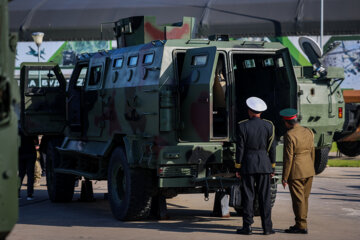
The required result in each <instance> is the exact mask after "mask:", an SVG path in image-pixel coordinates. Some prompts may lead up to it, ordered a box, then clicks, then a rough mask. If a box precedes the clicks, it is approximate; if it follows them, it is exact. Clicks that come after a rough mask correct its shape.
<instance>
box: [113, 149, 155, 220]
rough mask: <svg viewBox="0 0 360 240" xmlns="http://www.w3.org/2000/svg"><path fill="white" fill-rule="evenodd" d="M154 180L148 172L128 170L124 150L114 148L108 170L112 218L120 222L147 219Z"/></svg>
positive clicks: (136, 169) (137, 169)
mask: <svg viewBox="0 0 360 240" xmlns="http://www.w3.org/2000/svg"><path fill="white" fill-rule="evenodd" d="M154 179H155V178H154V177H153V175H152V172H151V171H150V170H146V169H141V168H134V169H132V168H130V167H129V164H128V161H127V158H126V155H125V152H124V150H123V149H122V148H116V149H115V150H114V151H113V153H112V155H111V159H110V164H109V168H108V193H109V194H108V198H109V202H110V206H111V211H112V213H113V215H114V217H115V218H116V219H119V220H122V221H126V220H140V219H144V218H147V217H149V215H150V210H151V200H152V196H153V194H154V187H155V183H154Z"/></svg>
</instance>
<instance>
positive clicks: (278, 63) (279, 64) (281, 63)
mask: <svg viewBox="0 0 360 240" xmlns="http://www.w3.org/2000/svg"><path fill="white" fill-rule="evenodd" d="M276 64H277V66H278V67H283V66H284V62H283V60H282V58H278V59H277V60H276Z"/></svg>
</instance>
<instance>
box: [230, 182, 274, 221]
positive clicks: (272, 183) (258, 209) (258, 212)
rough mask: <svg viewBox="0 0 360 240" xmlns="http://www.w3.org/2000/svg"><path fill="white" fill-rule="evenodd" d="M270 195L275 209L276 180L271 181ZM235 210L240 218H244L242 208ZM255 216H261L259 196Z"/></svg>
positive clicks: (255, 205) (255, 202) (256, 201)
mask: <svg viewBox="0 0 360 240" xmlns="http://www.w3.org/2000/svg"><path fill="white" fill-rule="evenodd" d="M270 194H271V208H273V207H274V204H275V199H276V194H277V182H276V180H275V179H272V180H271V185H270ZM234 209H235V211H236V213H237V214H238V215H239V216H242V208H234ZM254 216H260V206H259V199H258V196H257V195H255V200H254Z"/></svg>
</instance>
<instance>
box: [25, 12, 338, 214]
mask: <svg viewBox="0 0 360 240" xmlns="http://www.w3.org/2000/svg"><path fill="white" fill-rule="evenodd" d="M193 26H194V24H193V19H192V18H184V20H183V23H182V24H176V25H166V26H157V25H156V24H155V19H154V18H152V17H132V18H129V19H123V20H120V21H119V22H117V23H116V24H115V28H114V29H115V33H116V37H117V40H118V46H120V47H119V48H118V49H115V50H111V51H99V52H96V53H91V54H87V53H85V54H82V55H80V56H79V57H78V60H77V63H76V65H75V68H74V71H73V73H72V76H71V78H70V80H69V82H68V84H67V83H66V81H65V79H64V77H63V76H62V74H61V69H60V68H59V67H58V66H57V65H56V64H54V63H41V64H39V63H23V64H22V67H21V89H22V97H23V99H22V106H21V107H22V111H21V114H22V116H21V117H22V125H23V126H24V130H25V131H26V132H27V134H34V135H36V134H41V135H45V136H46V137H47V139H48V151H47V154H48V157H47V159H48V160H47V161H48V166H47V168H46V169H47V186H48V193H49V197H50V199H51V200H52V201H54V202H59V201H61V202H63V201H71V200H72V198H73V194H74V182H75V178H76V177H77V176H81V177H84V178H85V179H89V180H107V182H108V199H109V201H110V205H111V210H112V213H113V215H114V216H115V217H116V218H117V219H120V220H131V219H141V218H145V217H147V216H148V215H149V214H150V212H151V210H154V209H156V208H157V207H158V206H159V204H158V205H157V204H156V203H157V202H164V201H159V199H164V198H170V197H174V196H176V195H177V194H182V193H205V197H208V193H209V192H213V191H215V190H217V189H220V188H226V187H229V186H230V185H231V184H232V183H233V181H234V179H235V177H234V175H235V174H234V171H235V169H234V161H235V141H236V125H237V122H238V121H241V120H243V119H246V118H247V117H248V116H247V108H246V105H245V100H246V99H247V98H248V97H251V96H257V97H260V98H262V99H263V100H264V101H265V102H266V103H267V105H268V110H267V111H266V112H264V113H263V117H264V118H266V119H269V120H271V121H273V123H274V124H275V126H276V132H275V133H276V143H277V147H276V149H277V167H276V178H274V179H273V183H272V185H273V201H274V200H275V194H276V183H277V179H279V178H281V170H282V149H283V144H282V136H283V134H284V133H285V131H286V130H285V126H284V124H283V122H282V120H281V118H280V116H279V111H280V110H281V109H283V108H288V107H292V108H296V109H298V110H299V114H300V116H299V119H301V124H302V125H304V126H307V127H309V128H311V129H312V130H313V131H314V133H315V145H316V148H317V158H318V159H323V160H324V159H327V154H324V152H326V149H328V147H329V146H330V144H331V142H332V138H333V134H334V132H335V131H336V130H338V129H340V128H341V127H342V124H343V119H342V118H340V117H339V116H338V114H337V112H338V109H339V108H341V107H343V105H344V103H343V97H342V93H341V91H340V90H338V89H337V88H336V81H335V80H333V79H339V78H343V74H342V73H341V71H340V73H339V71H337V70H336V71H335V70H331V69H328V74H327V76H321V77H316V76H315V75H314V73H313V69H312V67H310V68H306V67H304V68H302V67H295V68H294V67H293V65H292V63H291V58H290V55H289V51H288V49H287V48H285V47H283V46H282V45H281V44H279V43H269V42H251V41H230V40H229V38H228V37H227V36H212V37H210V38H209V39H192V38H191V33H192V31H193ZM32 76H33V77H32ZM39 78H40V79H41V81H42V82H43V83H45V84H42V85H41V86H42V87H30V86H29V85H28V83H29V82H30V81H32V80H33V81H36V80H37V79H39ZM54 81H57V82H58V84H53V85H54V86H55V85H56V86H57V87H49V86H52V85H51V84H50V83H51V82H54ZM47 83H49V84H47ZM324 149H325V150H324ZM325 155H326V157H325ZM318 162H319V161H318ZM320 171H321V169H320ZM155 211H156V210H155Z"/></svg>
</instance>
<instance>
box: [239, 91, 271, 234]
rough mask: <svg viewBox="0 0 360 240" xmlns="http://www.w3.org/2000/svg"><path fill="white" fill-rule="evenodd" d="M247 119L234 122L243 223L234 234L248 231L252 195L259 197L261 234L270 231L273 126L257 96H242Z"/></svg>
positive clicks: (251, 211) (249, 231) (252, 212)
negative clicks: (266, 117)
mask: <svg viewBox="0 0 360 240" xmlns="http://www.w3.org/2000/svg"><path fill="white" fill-rule="evenodd" d="M246 105H247V106H248V108H249V109H248V114H249V119H247V120H244V121H241V122H239V123H238V131H237V144H236V147H237V150H236V163H235V168H236V170H237V171H236V176H237V177H238V178H241V179H242V183H243V191H244V192H243V193H244V194H243V195H242V197H243V198H242V200H243V227H242V229H238V230H237V233H238V234H246V235H250V234H252V229H251V225H252V224H253V223H254V220H253V217H254V206H253V205H254V198H255V194H257V195H258V197H259V207H260V215H261V223H262V228H263V231H264V232H263V233H264V235H269V234H274V233H275V232H274V230H273V228H272V221H271V193H270V179H271V177H272V176H273V175H274V172H275V161H276V157H275V143H274V137H275V127H274V125H273V123H272V122H271V121H268V120H265V119H264V120H263V119H261V118H260V115H261V113H262V112H263V111H265V110H266V109H267V106H266V103H265V102H264V101H263V100H261V99H260V98H257V97H250V98H248V99H247V100H246Z"/></svg>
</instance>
